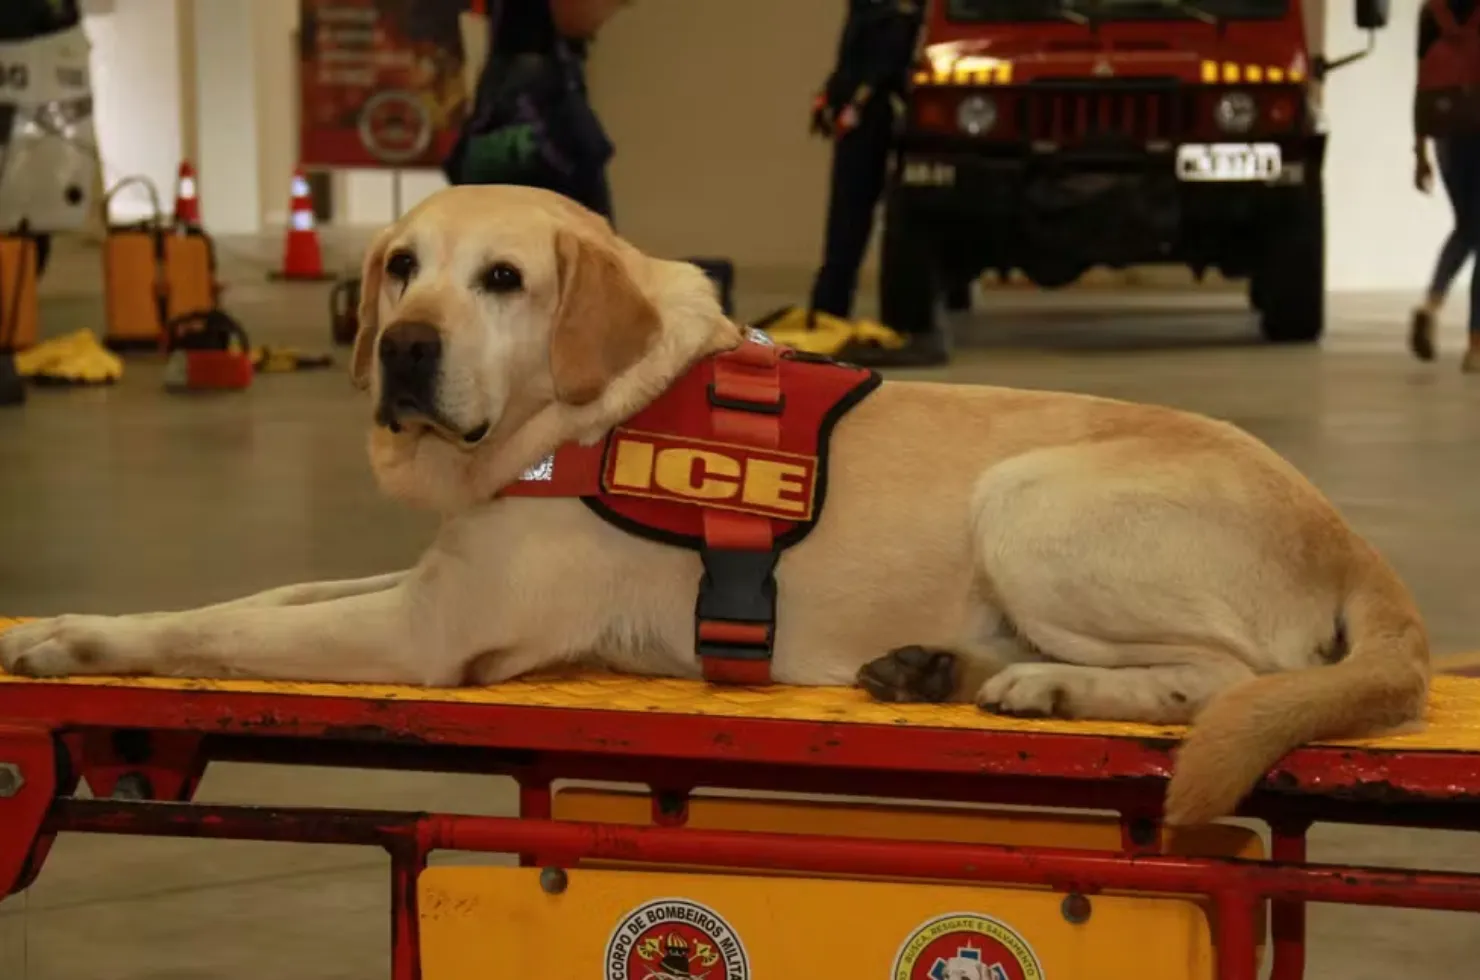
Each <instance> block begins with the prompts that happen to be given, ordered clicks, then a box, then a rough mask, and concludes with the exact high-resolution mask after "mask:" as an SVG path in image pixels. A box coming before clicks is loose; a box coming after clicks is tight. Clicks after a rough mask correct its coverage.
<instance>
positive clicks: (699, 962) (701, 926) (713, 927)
mask: <svg viewBox="0 0 1480 980" xmlns="http://www.w3.org/2000/svg"><path fill="white" fill-rule="evenodd" d="M606 978H607V980H750V958H749V957H748V956H747V955H746V953H745V946H744V944H742V943H741V942H740V936H739V935H738V934H737V933H736V932H735V930H734V929H733V928H731V927H730V924H729V923H728V922H726V921H725V920H724V918H723V917H721V916H720V914H719V913H718V912H716V911H714V910H713V909H711V908H706V907H705V906H703V905H700V904H699V903H698V902H691V901H689V900H688V899H686V898H660V899H657V900H655V901H652V902H648V903H647V904H646V905H643V906H641V907H639V908H637V909H634V910H633V911H632V912H630V913H628V915H627V917H626V918H624V919H623V920H622V921H621V922H619V923H617V928H616V929H614V930H613V931H612V937H611V939H609V940H607V944H606Z"/></svg>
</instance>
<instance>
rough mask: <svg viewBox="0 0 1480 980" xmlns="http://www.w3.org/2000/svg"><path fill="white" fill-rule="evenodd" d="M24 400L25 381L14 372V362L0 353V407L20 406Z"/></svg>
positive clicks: (8, 356)
mask: <svg viewBox="0 0 1480 980" xmlns="http://www.w3.org/2000/svg"><path fill="white" fill-rule="evenodd" d="M25 400H26V379H25V378H22V377H21V376H20V374H18V373H17V372H16V369H15V360H14V358H12V357H11V356H10V355H9V354H5V353H0V405H20V404H23V403H24V402H25Z"/></svg>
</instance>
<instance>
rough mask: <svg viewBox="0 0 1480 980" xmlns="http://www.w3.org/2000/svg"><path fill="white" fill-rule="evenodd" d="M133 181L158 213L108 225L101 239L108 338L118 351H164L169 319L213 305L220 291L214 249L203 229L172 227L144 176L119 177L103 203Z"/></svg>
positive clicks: (203, 309)
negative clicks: (145, 217)
mask: <svg viewBox="0 0 1480 980" xmlns="http://www.w3.org/2000/svg"><path fill="white" fill-rule="evenodd" d="M130 183H140V184H143V185H144V186H145V187H146V188H147V190H148V192H149V196H150V200H151V201H152V203H153V205H154V217H153V218H149V219H145V220H144V221H139V222H135V223H133V224H113V223H111V222H110V223H109V225H108V229H107V232H106V235H105V237H104V240H103V280H104V301H105V304H106V309H107V323H108V329H107V338H106V340H107V344H108V346H109V347H112V348H114V349H115V350H129V349H139V348H150V349H160V348H163V346H164V328H165V324H166V323H168V322H169V321H170V320H173V319H175V318H177V317H180V316H182V315H184V314H187V313H204V312H206V311H209V310H212V309H215V307H216V303H217V299H218V296H219V294H220V284H219V283H218V282H217V281H216V255H215V249H214V248H213V246H212V243H211V239H210V236H209V235H207V234H206V233H205V232H203V231H201V230H200V229H199V228H195V227H193V226H174V227H171V226H170V224H169V223H168V222H167V220H166V218H165V215H164V213H163V212H162V211H161V210H160V207H159V195H158V193H157V192H156V191H155V190H154V187H153V185H152V184H150V183H149V181H147V180H145V179H144V178H141V177H130V178H128V179H126V180H123V181H120V182H119V183H118V184H117V185H115V186H114V188H113V189H112V190H111V191H109V192H108V195H107V197H106V198H105V200H104V207H105V208H106V206H107V203H108V201H109V200H111V198H112V196H113V195H114V194H115V193H117V192H118V191H119V190H120V189H121V188H123V187H124V186H126V185H128V184H130Z"/></svg>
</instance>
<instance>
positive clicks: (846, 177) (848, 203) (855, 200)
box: [811, 98, 893, 320]
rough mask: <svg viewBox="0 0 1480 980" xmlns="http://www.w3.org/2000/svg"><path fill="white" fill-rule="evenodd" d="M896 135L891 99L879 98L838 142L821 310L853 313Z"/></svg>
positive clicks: (818, 285)
mask: <svg viewBox="0 0 1480 980" xmlns="http://www.w3.org/2000/svg"><path fill="white" fill-rule="evenodd" d="M892 138H893V110H892V108H891V107H890V105H889V100H888V99H885V98H876V99H873V100H871V101H870V102H869V103H868V104H867V105H866V106H865V107H864V110H863V112H862V114H861V117H860V119H859V123H858V128H857V129H854V130H853V131H851V132H848V133H845V134H843V136H841V137H840V138H839V139H838V140H837V141H836V142H834V144H833V162H832V180H831V186H830V188H829V192H828V202H827V228H826V232H825V240H824V244H823V257H822V267H821V268H820V269H818V270H817V278H816V279H815V280H814V281H813V284H812V299H811V309H813V310H815V311H818V312H821V313H828V314H831V315H832V316H836V317H840V318H842V319H845V320H846V319H848V318H850V317H851V316H852V314H853V297H854V293H855V292H856V291H857V288H858V268H859V266H860V265H862V264H863V255H864V252H866V251H867V250H868V240H869V236H870V235H871V234H872V233H873V228H874V211H875V209H876V208H877V207H878V203H879V197H880V195H882V194H883V192H884V178H885V175H886V173H887V170H888V165H889V145H890V142H891V140H892Z"/></svg>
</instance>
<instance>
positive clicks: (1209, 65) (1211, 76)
mask: <svg viewBox="0 0 1480 980" xmlns="http://www.w3.org/2000/svg"><path fill="white" fill-rule="evenodd" d="M1202 80H1203V81H1205V82H1208V83H1210V84H1211V83H1213V82H1216V81H1217V80H1218V62H1216V61H1204V62H1203V63H1202Z"/></svg>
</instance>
